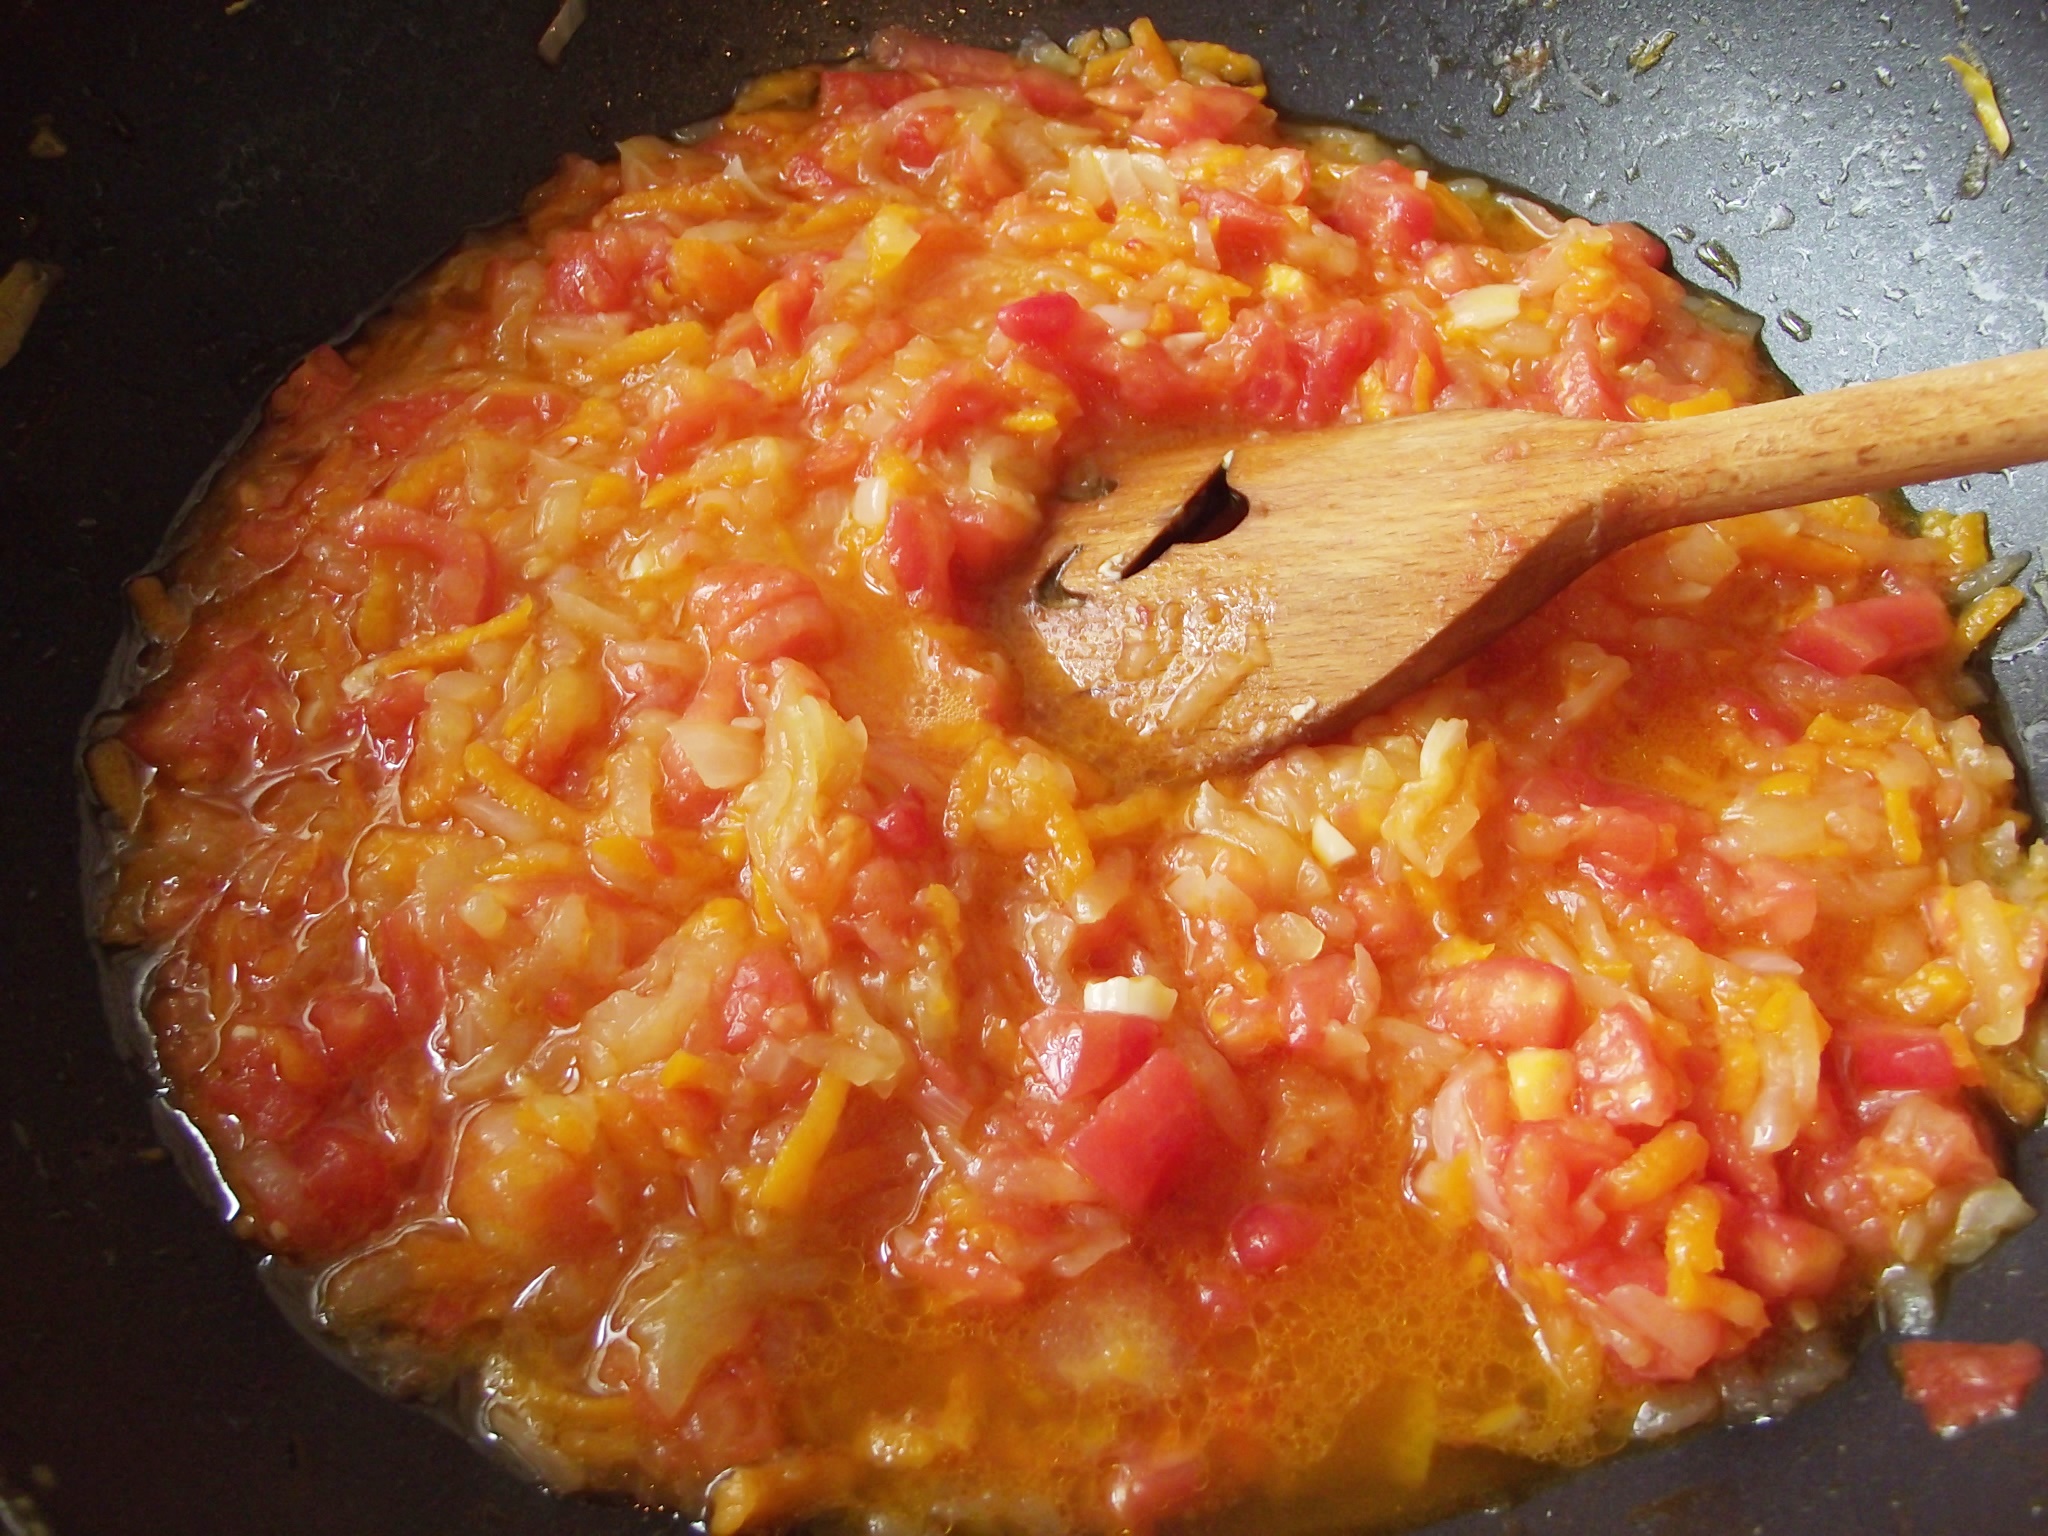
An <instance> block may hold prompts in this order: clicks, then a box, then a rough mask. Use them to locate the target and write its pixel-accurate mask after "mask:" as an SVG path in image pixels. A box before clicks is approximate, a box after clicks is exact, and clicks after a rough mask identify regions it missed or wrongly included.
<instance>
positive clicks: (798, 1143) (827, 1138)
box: [755, 1071, 849, 1212]
mask: <svg viewBox="0 0 2048 1536" xmlns="http://www.w3.org/2000/svg"><path fill="white" fill-rule="evenodd" d="M848 1086H849V1084H848V1083H847V1081H846V1079H845V1078H843V1077H841V1076H840V1075H839V1074H838V1073H836V1072H829V1071H828V1072H821V1073H819V1074H818V1086H817V1087H815V1088H813V1089H812V1090H811V1098H810V1102H809V1103H807V1104H806V1105H804V1112H803V1114H802V1115H801V1116H799V1117H798V1119H797V1122H796V1124H795V1125H794V1126H792V1127H791V1128H790V1132H789V1135H788V1136H787V1137H786V1138H784V1140H783V1143H782V1146H781V1148H780V1149H779V1150H778V1151H777V1152H776V1154H775V1160H774V1161H773V1162H771V1163H770V1164H769V1165H768V1171H767V1173H766V1174H764V1175H763V1176H762V1178H761V1187H760V1189H759V1190H757V1191H756V1192H755V1200H756V1202H757V1203H758V1204H759V1205H760V1207H761V1208H762V1209H763V1210H768V1211H782V1212H789V1211H794V1210H798V1209H800V1208H801V1207H802V1206H803V1203H804V1200H805V1198H806V1197H807V1196H808V1195H809V1194H810V1192H811V1179H812V1177H813V1176H814V1175H815V1174H816V1173H817V1171H818V1164H819V1163H820V1162H822V1161H824V1157H825V1151H826V1149H827V1148H828V1147H830V1146H831V1145H832V1136H833V1133H834V1132H836V1131H837V1130H838V1129H839V1117H840V1115H841V1114H842V1113H844V1111H845V1109H846V1091H847V1088H848Z"/></svg>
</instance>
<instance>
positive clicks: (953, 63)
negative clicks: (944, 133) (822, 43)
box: [868, 27, 1088, 117]
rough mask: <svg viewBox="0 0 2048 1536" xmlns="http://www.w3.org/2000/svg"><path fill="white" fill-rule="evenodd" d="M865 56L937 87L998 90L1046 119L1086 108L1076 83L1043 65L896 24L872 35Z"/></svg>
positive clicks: (1086, 104)
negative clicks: (917, 75) (925, 77)
mask: <svg viewBox="0 0 2048 1536" xmlns="http://www.w3.org/2000/svg"><path fill="white" fill-rule="evenodd" d="M868 57H869V58H871V59H873V60H874V61H875V62H876V63H877V64H882V65H886V66H888V67H890V68H893V69H901V70H913V71H917V72H920V73H922V74H927V75H930V76H931V77H932V78H933V79H935V80H937V81H938V82H939V83H940V84H941V85H959V86H979V87H981V88H983V89H986V90H1002V91H1004V92H1005V93H1006V94H1014V95H1016V96H1017V97H1018V98H1019V99H1020V100H1021V101H1023V103H1024V104H1025V105H1026V106H1028V107H1030V108H1031V110H1032V111H1034V112H1039V113H1043V114H1044V115H1046V116H1048V117H1061V116H1064V115H1066V114H1067V113H1070V112H1079V111H1084V110H1086V108H1087V106H1088V98H1087V96H1086V95H1085V94H1083V92H1082V90H1081V86H1080V83H1079V82H1078V81H1074V80H1069V79H1068V78H1067V77H1066V76H1065V75H1056V74H1054V73H1053V72H1052V71H1051V70H1049V69H1046V68H1045V67H1043V66H1042V65H1037V64H1023V63H1020V62H1018V61H1017V60H1016V59H1014V58H1012V57H1011V56H1010V55H1009V54H1007V53H998V52H996V51H995V50H994V49H992V48H971V47H969V46H967V45H966V44H964V43H945V42H941V41H939V40H938V39H937V38H935V37H920V36H918V35H917V34H916V33H914V32H907V31H905V30H903V29H902V28H901V27H885V28H883V29H882V30H881V31H880V32H878V33H876V34H875V37H874V40H873V41H872V42H870V43H869V44H868Z"/></svg>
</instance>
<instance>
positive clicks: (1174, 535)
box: [1119, 454, 1252, 581]
mask: <svg viewBox="0 0 2048 1536" xmlns="http://www.w3.org/2000/svg"><path fill="white" fill-rule="evenodd" d="M1251 509H1252V504H1251V502H1250V500H1249V499H1248V498H1247V497H1246V496H1245V494H1244V492H1242V491H1240V490H1239V489H1237V487H1236V486H1234V485H1232V484H1231V483H1230V455H1229V454H1225V455H1224V456H1223V462H1222V463H1221V464H1218V465H1217V466H1216V468H1215V471H1214V472H1213V473H1212V474H1211V475H1210V476H1209V478H1208V479H1206V480H1204V481H1203V482H1202V483H1201V484H1200V485H1199V486H1197V487H1196V488H1195V493H1194V495H1192V496H1190V497H1189V498H1188V499H1187V500H1186V501H1184V502H1183V503H1181V507H1180V510H1179V511H1178V512H1176V513H1174V514H1173V516H1172V517H1170V518H1168V519H1167V521H1166V526H1165V527H1163V528H1161V529H1160V530H1159V531H1158V532H1157V533H1155V534H1154V535H1152V538H1151V541H1150V542H1149V543H1147V544H1146V545H1145V547H1144V548H1143V549H1141V550H1139V551H1138V552H1137V554H1136V555H1134V556H1132V557H1131V560H1130V563H1129V564H1128V565H1126V566H1125V567H1124V568H1123V571H1122V572H1121V573H1120V575H1119V579H1120V580H1125V581H1128V580H1129V579H1130V578H1131V577H1133V576H1135V575H1137V574H1138V572H1140V571H1142V570H1144V569H1145V567H1146V566H1148V565H1150V564H1152V563H1153V562H1154V561H1155V560H1157V559H1159V558H1160V557H1161V556H1162V555H1164V554H1165V553H1166V552H1167V551H1168V550H1169V549H1172V548H1173V547H1174V546H1175V545H1176V544H1213V543H1214V542H1215V541H1216V540H1218V539H1220V538H1222V537H1223V536H1224V535H1225V534H1227V533H1229V532H1230V531H1231V530H1232V529H1234V528H1236V527H1237V525H1238V524H1240V523H1242V522H1243V521H1244V520H1245V517H1246V515H1247V514H1248V513H1249V512H1250V511H1251Z"/></svg>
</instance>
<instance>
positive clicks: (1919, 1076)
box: [1841, 1029, 1963, 1093]
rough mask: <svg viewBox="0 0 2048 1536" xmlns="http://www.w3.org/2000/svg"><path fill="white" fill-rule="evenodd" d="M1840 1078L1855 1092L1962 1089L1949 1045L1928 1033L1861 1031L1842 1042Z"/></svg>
mask: <svg viewBox="0 0 2048 1536" xmlns="http://www.w3.org/2000/svg"><path fill="white" fill-rule="evenodd" d="M1841 1050H1842V1074H1843V1076H1844V1077H1846V1078H1847V1079H1848V1080H1849V1081H1850V1082H1851V1083H1852V1084H1854V1085H1855V1086H1856V1087H1858V1088H1878V1089H1883V1088H1924V1089H1927V1090H1929V1091H1931V1092H1934V1093H1944V1092H1947V1091H1948V1090H1950V1089H1954V1088H1960V1087H1961V1086H1962V1085H1963V1074H1962V1069H1961V1068H1960V1067H1958V1066H1957V1065H1956V1059H1955V1054H1954V1053H1953V1052H1952V1051H1950V1050H1949V1047H1948V1042H1947V1041H1946V1040H1944V1039H1942V1037H1941V1036H1940V1035H1938V1034H1935V1033H1933V1032H1932V1031H1929V1030H1907V1029H1881V1030H1879V1029H1873V1030H1862V1031H1859V1032H1857V1033H1856V1034H1853V1035H1850V1036H1848V1037H1847V1038H1846V1039H1844V1040H1843V1041H1842V1046H1841Z"/></svg>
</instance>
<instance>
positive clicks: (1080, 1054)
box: [1018, 1008, 1159, 1100]
mask: <svg viewBox="0 0 2048 1536" xmlns="http://www.w3.org/2000/svg"><path fill="white" fill-rule="evenodd" d="M1018 1034H1019V1036H1020V1037H1021V1038H1022V1039H1023V1041H1024V1048H1025V1049H1026V1050H1028V1051H1029V1052H1030V1053H1031V1059H1032V1060H1033V1061H1035V1062H1037V1063H1038V1070H1039V1071H1040V1072H1041V1073H1042V1074H1044V1077H1045V1082H1046V1086H1047V1087H1048V1088H1050V1089H1052V1095H1053V1097H1054V1098H1056V1099H1062V1100H1064V1099H1074V1098H1080V1097H1082V1096H1084V1095H1086V1094H1092V1093H1101V1092H1102V1091H1103V1090H1104V1089H1107V1088H1112V1087H1114V1086H1115V1085H1116V1084H1118V1083H1120V1082H1122V1081H1124V1080H1125V1079H1126V1078H1128V1077H1129V1076H1130V1075H1131V1074H1132V1073H1133V1072H1134V1071H1136V1070H1137V1069H1138V1067H1140V1066H1142V1065H1143V1064H1144V1062H1145V1060H1146V1058H1147V1057H1149V1056H1150V1055H1151V1054H1152V1048H1153V1047H1154V1046H1156V1045H1157V1044H1158V1043H1159V1026H1158V1025H1157V1024H1156V1023H1154V1022H1153V1021H1152V1020H1150V1019H1147V1018H1142V1017H1140V1016H1139V1015H1137V1014H1135V1013H1103V1012H1090V1011H1086V1010H1083V1009H1080V1008H1048V1009H1046V1010H1045V1011H1044V1012H1043V1013H1038V1014H1034V1015H1032V1016H1031V1017H1030V1018H1029V1019H1026V1020H1025V1021H1024V1024H1023V1027H1022V1028H1021V1029H1019V1030H1018Z"/></svg>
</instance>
